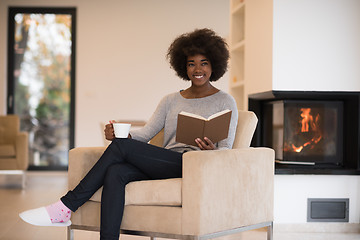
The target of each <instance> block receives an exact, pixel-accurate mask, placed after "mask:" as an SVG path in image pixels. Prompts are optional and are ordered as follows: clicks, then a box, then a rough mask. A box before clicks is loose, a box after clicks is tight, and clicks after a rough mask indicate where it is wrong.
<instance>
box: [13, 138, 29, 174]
mask: <svg viewBox="0 0 360 240" xmlns="http://www.w3.org/2000/svg"><path fill="white" fill-rule="evenodd" d="M15 151H16V164H17V167H18V169H20V170H26V169H27V168H28V166H29V140H28V133H27V132H19V133H18V134H17V135H16V140H15Z"/></svg>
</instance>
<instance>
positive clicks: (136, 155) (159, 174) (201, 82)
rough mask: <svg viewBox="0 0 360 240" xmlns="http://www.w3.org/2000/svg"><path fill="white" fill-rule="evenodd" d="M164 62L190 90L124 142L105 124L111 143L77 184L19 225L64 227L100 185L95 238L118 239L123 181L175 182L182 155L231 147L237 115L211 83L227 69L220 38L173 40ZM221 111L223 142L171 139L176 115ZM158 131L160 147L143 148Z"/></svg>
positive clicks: (164, 103)
mask: <svg viewBox="0 0 360 240" xmlns="http://www.w3.org/2000/svg"><path fill="white" fill-rule="evenodd" d="M167 58H168V60H169V62H170V65H171V66H172V68H173V69H174V70H175V71H176V73H177V75H178V76H179V77H180V78H182V79H184V80H187V81H191V86H190V87H189V88H187V89H186V90H182V91H179V92H175V93H172V94H169V95H167V96H165V97H164V98H163V99H162V100H161V101H160V103H159V105H158V106H157V108H156V110H155V112H154V114H153V115H152V117H151V118H150V120H149V121H148V123H147V124H146V125H145V126H144V127H143V128H141V129H138V130H134V131H131V132H130V134H129V138H125V139H118V138H115V136H114V129H113V126H112V124H111V123H110V124H107V125H106V127H105V137H106V139H108V140H111V141H112V143H111V144H110V145H109V147H108V148H107V149H106V150H105V152H104V153H103V155H102V156H101V158H100V159H99V160H98V162H97V163H96V164H95V165H94V167H93V168H92V169H91V170H90V171H89V173H88V174H87V175H86V176H85V177H84V178H83V179H82V180H81V181H80V183H79V185H78V186H76V188H75V189H74V190H72V191H69V192H68V193H67V194H66V195H65V196H63V197H62V198H61V200H60V201H58V202H57V203H54V204H52V205H49V206H47V207H42V208H37V209H33V210H29V211H26V212H23V213H21V214H20V216H21V218H22V219H23V220H24V221H26V222H28V223H31V224H34V225H46V226H68V225H70V224H71V222H70V216H71V212H75V211H76V210H77V209H78V208H79V207H80V206H82V205H83V204H84V203H85V202H86V201H88V200H89V199H90V197H91V196H92V195H93V194H94V193H95V192H96V191H97V190H98V189H99V188H100V187H101V186H103V192H102V198H101V225H100V238H101V239H119V232H120V225H121V220H122V216H123V210H124V202H125V186H126V184H127V183H129V182H132V181H139V180H150V179H167V178H178V177H181V175H182V155H183V153H184V152H187V151H194V150H214V149H230V148H232V144H233V141H234V137H235V130H236V124H237V117H238V116H237V107H236V103H235V101H234V99H233V98H232V97H231V96H230V95H228V94H227V93H225V92H223V91H221V90H219V89H217V88H215V87H214V86H213V85H212V84H211V82H212V81H217V80H218V79H219V78H221V77H222V76H223V74H224V73H225V72H226V70H227V63H228V59H229V52H228V49H227V44H226V42H225V41H224V39H222V38H221V37H219V36H217V35H216V34H215V33H214V32H213V31H212V30H209V29H200V30H195V31H193V32H191V33H187V34H183V35H181V36H179V37H178V38H176V39H175V40H174V42H173V43H172V44H171V46H170V47H169V49H168V53H167ZM225 109H230V110H232V117H231V122H230V129H229V135H228V138H227V139H224V140H222V141H220V142H218V143H213V142H212V141H211V139H209V138H206V137H205V138H204V139H200V138H196V139H194V141H195V142H196V145H197V147H195V146H191V145H185V144H182V143H178V142H176V141H175V133H176V124H177V116H178V113H179V112H181V111H186V112H190V113H194V114H197V115H201V116H203V117H206V118H207V117H209V116H210V115H212V114H214V113H217V112H219V111H222V110H225ZM163 128H164V143H163V147H162V148H160V147H156V146H152V145H150V144H147V142H148V141H149V140H150V139H151V138H152V137H154V136H155V135H156V134H157V133H158V132H159V131H161V129H163Z"/></svg>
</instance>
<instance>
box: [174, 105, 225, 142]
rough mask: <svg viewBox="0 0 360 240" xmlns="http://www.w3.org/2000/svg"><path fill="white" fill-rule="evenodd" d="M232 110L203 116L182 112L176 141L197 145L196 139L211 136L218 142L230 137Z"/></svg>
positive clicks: (211, 138) (212, 139) (179, 117)
mask: <svg viewBox="0 0 360 240" xmlns="http://www.w3.org/2000/svg"><path fill="white" fill-rule="evenodd" d="M230 120H231V110H229V109H227V110H224V111H221V112H218V113H215V114H213V115H211V116H210V117H209V118H207V119H206V118H203V117H201V116H199V115H196V114H192V113H188V112H180V113H179V115H178V122H177V128H176V141H177V142H181V143H185V144H188V145H193V146H197V144H196V142H195V139H196V138H201V139H204V137H207V138H209V139H210V140H211V141H212V142H213V143H217V142H219V141H221V140H223V139H225V138H227V137H228V133H229V126H230Z"/></svg>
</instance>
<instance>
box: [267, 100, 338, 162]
mask: <svg viewBox="0 0 360 240" xmlns="http://www.w3.org/2000/svg"><path fill="white" fill-rule="evenodd" d="M264 107H265V112H266V113H267V114H266V115H265V118H267V119H265V121H266V122H268V123H269V124H266V125H265V126H264V127H265V129H264V131H265V136H266V138H265V144H266V145H267V146H270V147H272V148H273V149H275V157H276V159H277V161H278V162H279V163H288V164H291V163H293V164H294V163H295V164H315V163H317V164H318V165H319V164H330V165H331V164H332V165H341V164H342V143H343V136H342V132H343V129H342V125H343V119H342V118H343V105H342V102H339V101H303V100H300V101H299V100H284V101H272V102H268V103H266V104H265V106H264Z"/></svg>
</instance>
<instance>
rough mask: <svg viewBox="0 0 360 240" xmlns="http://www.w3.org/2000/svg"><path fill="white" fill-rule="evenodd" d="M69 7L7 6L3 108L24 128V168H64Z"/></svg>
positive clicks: (68, 125)
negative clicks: (26, 156) (26, 151)
mask: <svg viewBox="0 0 360 240" xmlns="http://www.w3.org/2000/svg"><path fill="white" fill-rule="evenodd" d="M75 20H76V9H74V8H70V9H69V8H15V7H14V8H9V27H8V30H9V34H8V38H9V41H8V44H9V47H8V49H9V51H8V109H7V111H8V113H9V114H16V115H18V116H19V117H20V120H21V124H20V125H21V130H22V131H26V132H28V133H29V163H30V167H29V169H46V170H48V169H54V170H61V169H67V166H68V151H69V149H70V148H72V147H73V145H74V106H75V105H74V99H75V97H74V95H75V88H74V86H75V84H74V83H75Z"/></svg>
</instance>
